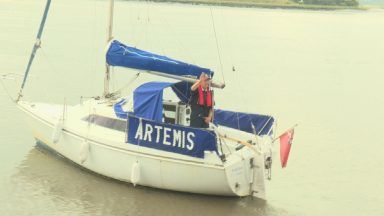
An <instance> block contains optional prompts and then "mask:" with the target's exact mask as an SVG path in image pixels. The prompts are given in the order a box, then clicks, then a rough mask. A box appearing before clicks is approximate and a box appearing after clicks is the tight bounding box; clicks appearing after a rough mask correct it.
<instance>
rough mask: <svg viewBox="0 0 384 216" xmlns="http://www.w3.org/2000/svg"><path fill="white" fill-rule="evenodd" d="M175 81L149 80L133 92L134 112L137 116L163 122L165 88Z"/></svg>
mask: <svg viewBox="0 0 384 216" xmlns="http://www.w3.org/2000/svg"><path fill="white" fill-rule="evenodd" d="M173 84H174V83H169V82H148V83H144V84H143V85H141V86H139V87H137V88H136V89H135V91H134V92H133V113H134V115H135V116H137V117H141V118H145V119H149V120H154V121H157V122H161V120H162V118H163V90H164V89H165V88H167V87H169V86H171V85H173Z"/></svg>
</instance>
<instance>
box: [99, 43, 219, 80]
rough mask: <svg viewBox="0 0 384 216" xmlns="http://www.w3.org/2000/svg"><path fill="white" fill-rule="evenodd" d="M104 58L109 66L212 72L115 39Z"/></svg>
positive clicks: (193, 73)
mask: <svg viewBox="0 0 384 216" xmlns="http://www.w3.org/2000/svg"><path fill="white" fill-rule="evenodd" d="M106 58H107V63H108V64H109V65H111V66H120V67H127V68H134V69H138V70H148V71H157V72H161V73H166V74H171V75H177V76H194V77H199V76H200V74H201V73H202V72H204V73H206V74H208V75H209V76H213V72H212V71H211V70H210V69H208V68H202V67H199V66H196V65H192V64H188V63H185V62H181V61H178V60H174V59H171V58H168V57H166V56H161V55H157V54H154V53H150V52H147V51H144V50H140V49H137V48H135V47H130V46H127V45H124V44H122V43H120V42H119V41H116V40H114V41H112V43H111V45H110V47H109V49H108V52H107V57H106Z"/></svg>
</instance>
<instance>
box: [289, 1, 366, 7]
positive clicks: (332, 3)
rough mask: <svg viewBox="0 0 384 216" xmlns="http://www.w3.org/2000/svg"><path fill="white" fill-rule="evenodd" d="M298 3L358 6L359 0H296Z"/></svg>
mask: <svg viewBox="0 0 384 216" xmlns="http://www.w3.org/2000/svg"><path fill="white" fill-rule="evenodd" d="M294 1H295V2H297V3H304V4H315V5H339V6H358V5H359V2H358V0H294Z"/></svg>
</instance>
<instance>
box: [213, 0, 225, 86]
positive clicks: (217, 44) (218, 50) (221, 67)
mask: <svg viewBox="0 0 384 216" xmlns="http://www.w3.org/2000/svg"><path fill="white" fill-rule="evenodd" d="M209 11H210V12H211V20H212V27H213V32H214V33H215V42H216V50H217V55H218V57H219V62H220V70H221V76H222V77H223V83H224V84H225V77H224V70H223V63H222V61H221V55H220V49H219V42H218V40H217V34H216V27H215V20H214V18H213V13H212V7H209Z"/></svg>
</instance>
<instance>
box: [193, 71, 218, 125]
mask: <svg viewBox="0 0 384 216" xmlns="http://www.w3.org/2000/svg"><path fill="white" fill-rule="evenodd" d="M210 82H211V81H210V78H209V77H208V76H207V75H206V74H205V73H202V74H201V75H200V78H199V80H198V81H196V82H195V83H194V84H193V85H192V86H191V91H192V93H191V99H190V105H191V111H192V112H191V125H190V126H191V127H197V128H208V126H209V122H211V121H212V117H213V108H212V107H213V91H212V90H211V89H210Z"/></svg>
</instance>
